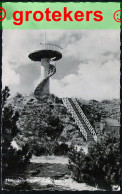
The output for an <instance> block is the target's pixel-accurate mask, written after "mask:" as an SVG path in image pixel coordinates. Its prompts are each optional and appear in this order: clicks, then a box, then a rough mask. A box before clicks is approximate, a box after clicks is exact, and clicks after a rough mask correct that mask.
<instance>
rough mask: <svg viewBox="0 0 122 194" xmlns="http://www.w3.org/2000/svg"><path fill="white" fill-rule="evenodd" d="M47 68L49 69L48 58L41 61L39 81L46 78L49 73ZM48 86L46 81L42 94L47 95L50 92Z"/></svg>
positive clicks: (48, 82)
mask: <svg viewBox="0 0 122 194" xmlns="http://www.w3.org/2000/svg"><path fill="white" fill-rule="evenodd" d="M49 67H50V64H49V59H48V58H43V59H41V80H43V79H45V78H46V77H47V75H48V72H49ZM49 84H50V81H49V79H48V80H47V82H46V84H45V87H44V88H43V93H44V94H49V92H50V91H49Z"/></svg>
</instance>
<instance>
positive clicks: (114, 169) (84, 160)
mask: <svg viewBox="0 0 122 194" xmlns="http://www.w3.org/2000/svg"><path fill="white" fill-rule="evenodd" d="M69 158H70V162H69V168H70V170H71V171H72V175H73V178H74V179H75V180H76V181H77V182H86V183H87V184H90V185H92V186H96V185H98V186H99V187H100V188H103V189H109V190H111V189H112V185H119V181H120V180H119V177H120V162H119V161H120V147H119V137H116V136H114V135H112V134H106V136H105V137H104V138H101V139H100V140H99V142H98V143H93V144H90V146H89V147H88V154H87V155H85V154H84V153H83V151H82V150H81V151H79V152H77V151H76V150H74V149H72V150H71V151H70V154H69Z"/></svg>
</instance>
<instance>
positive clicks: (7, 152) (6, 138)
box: [2, 89, 31, 180]
mask: <svg viewBox="0 0 122 194" xmlns="http://www.w3.org/2000/svg"><path fill="white" fill-rule="evenodd" d="M5 92H7V93H8V89H7V90H4V92H3V93H4V96H6V98H3V99H4V101H3V105H5V103H6V101H7V96H9V95H7V94H5ZM18 119H19V113H18V112H17V111H14V110H13V108H12V106H11V105H8V106H3V109H2V177H3V180H4V178H5V177H6V176H7V175H8V174H9V173H10V174H11V173H12V174H13V173H14V172H15V171H16V170H18V169H20V168H21V167H22V168H23V167H25V166H26V164H27V163H28V162H29V159H30V157H31V153H30V152H29V146H28V145H27V144H26V145H24V146H23V147H22V149H21V150H18V151H17V150H16V149H14V148H13V147H12V146H11V142H12V140H13V139H14V138H15V137H16V135H17V134H18V132H19V129H18V128H17V125H16V123H17V121H18Z"/></svg>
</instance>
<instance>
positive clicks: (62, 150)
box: [54, 143, 69, 155]
mask: <svg viewBox="0 0 122 194" xmlns="http://www.w3.org/2000/svg"><path fill="white" fill-rule="evenodd" d="M68 151H69V148H68V145H67V144H65V143H62V144H60V145H58V146H57V147H55V150H54V154H55V155H66V154H67V153H68Z"/></svg>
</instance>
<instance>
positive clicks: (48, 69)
mask: <svg viewBox="0 0 122 194" xmlns="http://www.w3.org/2000/svg"><path fill="white" fill-rule="evenodd" d="M28 57H29V58H30V59H31V60H33V61H40V63H41V83H40V84H39V85H38V86H37V87H36V89H35V91H34V95H35V97H36V98H37V99H39V98H41V96H43V95H47V94H49V91H50V86H49V78H50V77H51V76H52V75H53V74H55V72H56V67H55V65H54V63H55V61H58V60H59V59H61V58H62V53H61V47H59V46H57V45H53V44H41V50H37V51H34V52H33V53H30V54H29V56H28Z"/></svg>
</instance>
